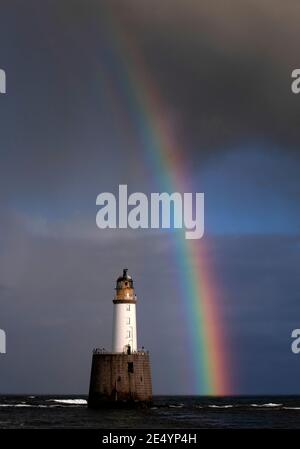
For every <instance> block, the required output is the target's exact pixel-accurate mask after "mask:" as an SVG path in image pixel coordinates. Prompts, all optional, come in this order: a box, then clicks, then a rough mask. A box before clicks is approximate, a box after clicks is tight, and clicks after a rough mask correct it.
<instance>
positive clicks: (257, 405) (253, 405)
mask: <svg viewBox="0 0 300 449" xmlns="http://www.w3.org/2000/svg"><path fill="white" fill-rule="evenodd" d="M250 405H251V407H281V406H282V404H274V403H273V402H268V403H267V404H250Z"/></svg>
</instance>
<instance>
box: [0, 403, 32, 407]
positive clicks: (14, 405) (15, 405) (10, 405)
mask: <svg viewBox="0 0 300 449" xmlns="http://www.w3.org/2000/svg"><path fill="white" fill-rule="evenodd" d="M0 407H31V405H30V404H0Z"/></svg>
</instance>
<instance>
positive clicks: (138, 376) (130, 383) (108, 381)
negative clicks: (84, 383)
mask: <svg viewBox="0 0 300 449" xmlns="http://www.w3.org/2000/svg"><path fill="white" fill-rule="evenodd" d="M151 401H152V382H151V368H150V358H149V353H148V352H144V351H139V352H134V353H132V354H126V353H101V352H97V351H95V352H94V354H93V361H92V371H91V380H90V391H89V399H88V406H89V407H90V408H103V407H116V406H139V405H150V404H151Z"/></svg>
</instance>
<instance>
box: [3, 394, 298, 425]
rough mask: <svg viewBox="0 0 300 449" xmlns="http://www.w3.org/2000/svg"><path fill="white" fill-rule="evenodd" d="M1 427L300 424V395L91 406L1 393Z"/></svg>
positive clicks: (74, 399) (77, 399)
mask: <svg viewBox="0 0 300 449" xmlns="http://www.w3.org/2000/svg"><path fill="white" fill-rule="evenodd" d="M0 428H1V429H51V428H52V429H62V428H67V429H75V428H80V429H82V428H84V429H133V428H134V429H175V428H178V429H189V428H193V429H300V396H266V397H264V396H257V397H256V396H248V397H247V396H243V397H237V396H234V397H222V398H216V397H202V396H201V397H200V396H155V397H154V399H153V405H152V407H150V408H137V409H117V410H116V409H105V410H90V409H88V408H87V397H86V396H84V395H80V396H71V395H69V396H60V395H53V396H34V395H30V396H0Z"/></svg>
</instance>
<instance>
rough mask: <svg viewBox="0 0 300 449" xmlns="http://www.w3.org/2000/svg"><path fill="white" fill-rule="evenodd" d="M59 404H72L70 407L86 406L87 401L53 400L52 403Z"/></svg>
mask: <svg viewBox="0 0 300 449" xmlns="http://www.w3.org/2000/svg"><path fill="white" fill-rule="evenodd" d="M52 401H53V402H57V403H58V404H70V405H86V404H87V400H86V399H51V402H52Z"/></svg>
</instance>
